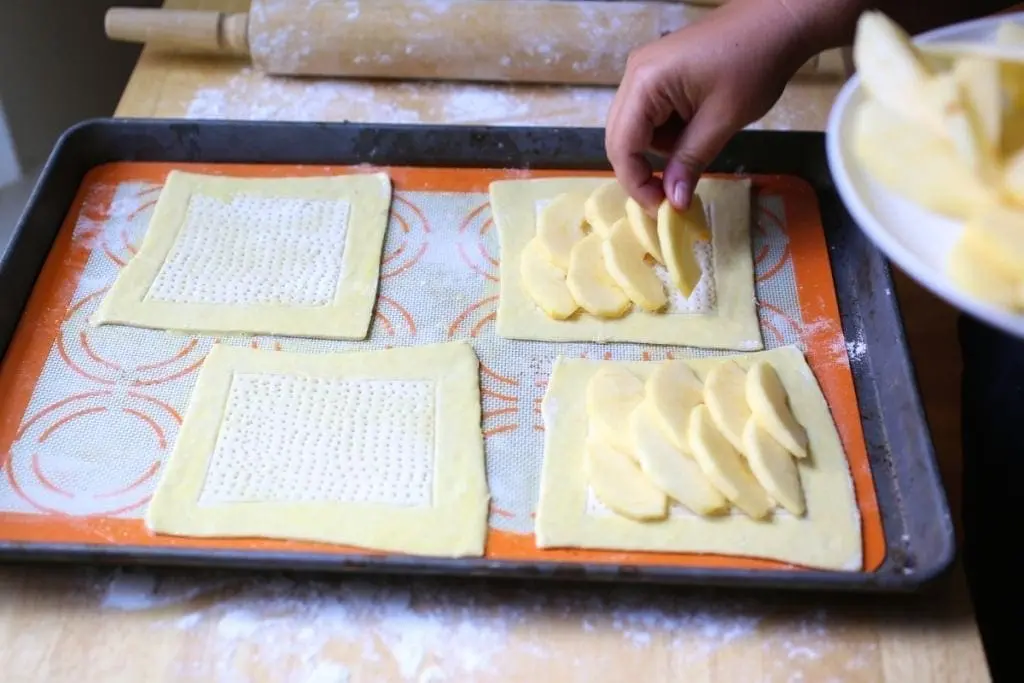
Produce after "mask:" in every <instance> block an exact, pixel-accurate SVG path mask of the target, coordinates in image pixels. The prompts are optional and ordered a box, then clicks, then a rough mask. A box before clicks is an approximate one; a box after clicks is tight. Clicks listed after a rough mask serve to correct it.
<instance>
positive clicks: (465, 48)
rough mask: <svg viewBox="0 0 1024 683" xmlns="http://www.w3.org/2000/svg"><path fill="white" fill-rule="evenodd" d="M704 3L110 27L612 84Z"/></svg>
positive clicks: (168, 42)
mask: <svg viewBox="0 0 1024 683" xmlns="http://www.w3.org/2000/svg"><path fill="white" fill-rule="evenodd" d="M708 11H710V8H707V7H692V6H688V5H686V4H680V3H663V2H621V1H618V2H595V1H592V0H588V1H586V2H581V1H578V0H577V1H575V2H572V1H554V0H545V1H543V2H541V1H538V0H348V1H346V2H323V1H317V0H252V4H251V6H250V11H249V12H248V13H237V14H227V13H223V12H207V11H187V10H177V11H175V10H164V9H130V8H113V9H110V10H109V11H108V12H107V15H106V32H107V36H108V37H110V38H112V39H114V40H121V41H128V42H137V43H147V44H149V45H154V46H159V47H162V48H170V49H175V50H180V51H183V52H192V53H196V52H202V53H211V52H212V53H221V54H228V55H242V56H249V57H250V58H251V60H252V63H253V65H254V66H255V67H256V68H257V69H259V70H261V71H263V72H265V73H268V74H276V75H296V76H331V77H347V78H387V79H402V80H416V79H428V80H456V81H505V82H517V83H558V84H576V85H616V84H618V82H619V80H620V79H621V77H622V73H623V70H624V68H625V65H626V57H627V56H628V55H629V53H630V51H632V50H633V49H634V48H636V47H639V46H641V45H644V44H646V43H649V42H651V41H653V40H656V39H657V38H658V37H660V36H662V35H664V34H666V33H669V32H671V31H674V30H676V29H678V28H681V27H683V26H685V25H687V24H688V23H691V22H692V21H694V20H695V19H697V18H699V17H700V16H702V15H703V14H705V13H707V12H708ZM818 67H819V64H818V60H815V61H814V63H813V64H810V65H808V67H805V71H806V70H811V71H814V70H816V69H818Z"/></svg>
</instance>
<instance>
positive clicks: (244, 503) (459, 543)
mask: <svg viewBox="0 0 1024 683" xmlns="http://www.w3.org/2000/svg"><path fill="white" fill-rule="evenodd" d="M243 380H245V381H247V382H250V383H251V382H252V381H256V382H257V383H258V382H269V383H271V385H273V383H274V382H286V381H293V382H305V383H306V384H305V385H304V386H309V383H313V389H312V393H307V394H303V396H304V397H305V399H306V400H307V403H303V404H302V405H303V406H304V408H303V410H301V411H299V412H300V414H310V413H309V411H310V410H316V409H322V408H324V405H328V404H330V405H333V410H334V411H335V413H337V412H338V410H339V408H338V404H337V402H333V403H331V402H328V403H327V404H324V405H319V407H318V405H317V403H316V401H312V402H311V403H310V402H308V401H311V400H312V399H315V398H316V396H318V395H319V396H321V397H322V396H323V392H325V391H329V390H330V389H331V387H332V386H338V385H343V386H345V387H349V388H351V387H353V386H355V385H356V384H359V385H360V386H362V387H367V388H366V389H365V391H371V389H370V388H369V387H376V388H374V389H372V391H375V392H376V394H375V395H376V396H377V400H378V402H379V403H380V404H381V405H384V406H385V407H386V406H388V405H390V404H391V403H392V401H393V398H391V397H394V396H395V395H396V394H395V393H394V392H396V391H400V389H396V388H394V387H402V386H406V387H408V386H414V387H416V388H417V390H418V391H421V392H425V393H424V394H423V395H424V396H425V397H426V399H427V400H428V401H431V402H432V403H433V405H434V409H433V411H430V410H427V411H426V412H425V413H424V414H423V416H422V417H421V422H420V423H416V422H415V421H413V422H410V421H409V420H410V418H409V417H408V414H407V413H406V412H403V411H395V414H394V415H393V419H395V420H396V423H395V424H386V423H381V422H380V421H379V420H369V421H368V423H367V424H364V425H363V427H364V428H365V429H366V430H367V431H366V433H367V434H370V435H371V436H372V435H376V436H373V437H372V442H373V443H375V444H377V446H376V448H377V449H378V451H377V453H378V456H379V454H383V453H391V452H393V449H394V448H397V446H395V445H394V444H396V443H406V444H409V445H410V447H412V448H414V449H416V450H417V451H418V452H420V453H421V455H422V457H421V460H422V462H423V463H427V464H424V465H422V466H423V467H424V468H425V469H424V471H423V475H424V476H425V477H428V478H429V481H428V480H426V479H422V478H421V479H420V482H425V483H421V484H420V485H421V487H422V488H423V490H424V494H423V496H422V498H421V499H420V500H415V501H412V503H415V504H411V503H410V502H409V501H408V500H406V501H405V502H404V503H403V504H398V503H395V502H391V500H390V499H389V500H388V501H387V502H381V501H380V500H371V501H370V502H367V501H368V500H369V499H367V498H364V499H363V500H361V501H360V502H344V501H341V500H337V499H336V498H329V497H328V498H316V499H309V498H303V496H308V495H309V492H308V487H311V486H313V485H318V486H324V485H331V486H334V487H335V488H334V489H330V488H327V489H325V490H328V491H334V490H339V488H338V487H340V488H344V486H345V485H346V484H347V483H348V482H346V481H345V480H344V479H345V478H344V477H338V480H337V481H330V482H324V481H322V477H320V476H315V477H313V478H312V479H310V480H309V481H308V482H305V483H306V485H307V487H303V486H297V487H293V490H290V491H289V492H288V493H289V496H290V497H289V496H284V495H283V494H281V495H278V494H274V495H268V494H267V493H266V490H267V489H268V488H270V489H272V488H273V487H274V486H276V482H278V481H282V482H283V481H292V480H295V477H297V476H299V474H300V473H301V471H302V468H305V467H309V466H310V464H311V463H312V462H313V461H315V458H311V457H307V456H310V455H322V456H323V460H322V462H324V463H326V467H327V471H331V468H332V467H334V468H335V470H334V471H337V461H338V460H337V459H338V458H344V457H346V456H350V458H349V459H350V460H351V459H352V458H356V459H358V458H359V457H360V455H361V454H362V451H360V450H359V449H360V445H361V444H362V443H369V442H368V441H365V440H364V441H358V440H357V441H355V442H347V443H353V445H352V446H351V449H352V450H351V451H346V450H345V449H344V448H341V449H339V450H335V449H338V448H339V446H338V444H341V443H346V442H344V440H343V439H342V438H341V436H340V435H342V434H344V433H353V431H354V430H356V428H357V427H359V425H353V424H348V423H346V422H344V421H342V422H329V421H325V420H313V421H312V422H311V424H312V425H313V427H312V429H314V431H316V430H319V431H318V433H317V434H316V435H314V436H317V437H318V439H319V440H317V439H310V438H303V436H304V435H303V434H295V435H294V438H292V439H291V441H288V434H285V435H284V438H285V442H286V443H294V444H295V446H294V447H295V449H296V450H295V452H293V453H292V452H288V453H277V452H273V453H270V454H269V455H268V454H263V456H265V457H272V458H281V459H284V460H289V461H290V462H291V463H292V465H290V466H289V467H287V468H286V470H287V471H259V470H256V471H254V470H252V469H249V467H250V461H251V458H250V453H248V452H246V449H240V450H239V451H238V452H237V455H238V456H239V457H238V459H237V460H234V461H231V462H227V463H222V462H220V461H219V460H218V458H220V457H221V456H222V454H223V453H224V452H226V451H224V450H223V449H224V448H226V447H225V446H224V444H225V443H226V441H227V437H226V436H225V434H226V433H227V432H228V431H230V430H229V429H228V428H227V427H226V426H225V425H227V424H228V415H229V411H230V410H231V409H232V408H230V406H235V408H234V410H235V411H236V413H234V415H235V417H233V418H231V419H233V420H234V421H235V422H234V423H237V424H241V425H242V427H236V428H234V429H235V430H236V431H235V434H234V437H235V438H245V439H248V442H247V443H249V444H250V446H251V450H259V449H258V443H257V441H256V440H258V438H259V437H261V436H262V433H260V434H257V435H254V434H253V433H248V434H246V433H245V432H251V430H258V429H260V426H261V423H263V422H266V421H267V420H265V419H264V420H259V419H258V420H254V421H252V422H245V421H241V422H239V421H238V419H237V411H241V412H243V413H244V412H245V410H246V409H247V406H246V403H249V406H248V408H259V407H260V404H254V403H252V402H253V401H261V400H262V401H269V402H271V403H273V404H274V405H276V403H275V402H274V401H275V396H276V394H275V393H273V392H270V393H269V394H268V396H269V398H268V396H262V397H261V396H256V395H254V392H248V393H239V392H237V391H234V390H233V389H232V387H233V385H236V384H237V383H238V382H240V381H243ZM317 392H319V393H317ZM389 392H391V393H389ZM358 395H360V396H365V395H366V394H358ZM371 395H374V394H372V392H371ZM416 396H418V394H415V393H414V394H413V397H414V398H415V397H416ZM285 398H287V396H286V397H285ZM280 400H285V399H284V398H282V399H280ZM232 401H234V402H232ZM363 402H364V404H365V403H366V402H367V400H366V399H365V398H364V399H363ZM293 403H294V401H293ZM300 403H301V401H300ZM262 406H263V413H264V414H265V415H269V414H270V413H272V412H273V407H269V408H268V404H267V403H264V404H262ZM281 407H283V408H284V409H287V406H285V405H283V404H282V406H281ZM413 407H415V404H414V405H413ZM415 424H421V425H426V426H425V427H423V428H422V431H420V430H416V429H413V428H412V427H410V425H415ZM324 425H327V427H324ZM346 430H348V431H347V432H346ZM285 431H287V430H285ZM239 432H241V433H239ZM306 436H307V437H308V435H306ZM254 443H257V445H255V446H253V445H252V444H254ZM325 443H326V444H328V446H327V447H326V450H324V447H321V450H320V452H317V451H316V450H315V448H316V447H317V445H318V444H325ZM385 448H387V449H392V450H389V451H382V450H380V449H385ZM218 449H220V450H218ZM375 457H376V456H375ZM215 464H216V465H217V467H218V468H219V469H220V470H223V469H224V468H229V470H234V471H237V472H239V473H241V475H240V476H242V479H241V480H239V479H237V477H235V476H229V477H227V478H224V477H221V478H215V479H213V480H211V479H210V477H211V476H212V474H211V473H212V472H213V471H214V467H213V466H214V465H215ZM581 464H582V463H581ZM350 467H351V471H352V473H353V475H354V474H358V473H359V472H361V471H364V469H365V468H366V467H371V468H372V467H373V464H372V463H364V465H359V464H358V460H356V462H355V464H352V465H351V466H350ZM296 468H298V469H296ZM257 477H258V478H259V480H258V481H257V480H256V479H255V478H257ZM239 481H241V482H242V483H245V482H248V483H249V485H250V488H252V487H253V486H255V487H256V488H255V489H253V490H260V488H259V487H263V490H264V493H263V494H261V495H260V496H257V497H255V498H252V499H250V498H248V497H241V496H240V494H239V495H237V496H235V497H234V498H232V497H230V496H229V497H227V498H225V497H224V494H223V493H220V494H218V495H217V496H214V495H213V494H211V492H210V487H211V486H213V487H216V486H220V487H221V488H222V489H223V488H224V487H225V486H226V487H228V488H229V489H230V488H231V487H232V486H235V488H238V486H236V482H239ZM295 481H298V480H295ZM396 481H397V482H398V486H397V490H395V491H393V492H392V493H393V496H395V497H397V498H402V497H403V496H404V497H405V498H408V489H409V488H410V487H411V486H412V483H415V482H414V479H408V478H399V479H397V480H396ZM211 482H212V483H211ZM225 482H226V483H225ZM410 482H412V483H410ZM368 484H369V485H371V486H372V485H378V486H379V481H378V480H377V479H371V480H369V481H368ZM243 488H244V487H243ZM240 490H241V489H240ZM246 490H248V489H246ZM488 505H489V495H488V490H487V479H486V473H485V469H484V448H483V435H482V433H481V427H480V390H479V365H478V362H477V358H476V354H475V353H474V352H473V349H472V347H471V346H469V345H468V344H466V343H463V342H453V343H447V344H436V345H431V346H419V347H411V348H400V349H393V350H387V351H368V352H351V353H331V354H299V353H286V352H275V351H259V350H254V349H250V348H239V347H229V346H225V345H221V344H218V345H216V346H214V348H213V350H212V351H211V352H210V354H209V356H208V357H207V359H206V361H205V363H204V364H203V367H202V369H201V371H200V373H199V378H198V380H197V382H196V387H195V389H194V390H193V394H192V398H191V400H190V402H189V405H188V410H187V412H186V414H185V420H184V423H183V424H182V427H181V431H180V433H179V435H178V439H177V443H176V444H175V447H174V452H173V454H172V455H171V458H170V460H169V461H168V463H167V464H166V465H165V468H164V473H163V476H162V478H161V480H160V484H159V486H158V488H157V491H156V494H155V495H154V496H153V500H152V502H151V503H150V505H149V509H148V510H147V512H146V525H147V527H148V528H149V529H150V530H151V531H154V532H156V533H160V534H171V535H176V536H200V537H222V538H223V537H262V538H278V539H298V540H306V541H320V542H325V543H337V544H345V545H354V546H359V547H364V548H370V549H376V550H382V551H388V552H395V553H407V554H415V555H433V556H444V557H464V556H480V555H482V554H483V552H484V546H485V539H486V534H487V514H488Z"/></svg>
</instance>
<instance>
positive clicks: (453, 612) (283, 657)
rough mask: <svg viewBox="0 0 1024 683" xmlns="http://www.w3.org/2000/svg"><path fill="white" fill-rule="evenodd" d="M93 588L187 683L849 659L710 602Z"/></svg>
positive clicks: (181, 582) (776, 622) (780, 618)
mask: <svg viewBox="0 0 1024 683" xmlns="http://www.w3.org/2000/svg"><path fill="white" fill-rule="evenodd" d="M93 585H94V591H95V592H96V593H97V594H98V595H97V597H98V601H99V604H100V606H101V607H102V608H103V609H106V610H109V611H121V612H123V611H128V612H134V613H138V612H143V611H150V612H152V613H153V617H152V618H151V620H150V624H151V625H150V626H148V628H150V629H152V630H153V631H160V630H168V631H174V630H176V631H179V632H181V631H184V632H187V636H186V637H188V638H195V639H196V641H197V642H200V643H202V644H203V647H204V650H205V651H206V652H208V653H209V657H206V658H204V661H202V662H189V661H181V662H179V663H177V664H176V665H175V666H177V667H179V669H180V670H178V671H177V672H176V673H175V676H176V677H177V678H179V679H181V680H183V681H191V680H214V681H225V682H233V681H247V680H252V679H253V676H252V673H251V672H252V671H260V672H263V676H264V677H266V678H267V679H268V680H283V681H293V680H294V681H317V682H319V681H331V682H332V683H333V682H334V681H339V682H340V681H348V680H349V678H350V676H356V677H358V678H359V679H360V680H364V679H365V680H384V679H387V680H401V681H412V682H414V683H419V682H427V681H464V680H472V681H480V682H485V681H503V680H513V679H514V680H526V679H528V676H527V674H528V672H529V671H532V670H534V668H535V667H536V666H541V665H544V666H548V665H550V666H555V665H557V664H562V665H567V666H568V665H570V664H571V669H572V672H573V673H572V676H571V678H570V679H568V680H579V681H589V680H597V678H599V677H600V676H601V674H602V673H605V674H606V673H607V670H606V668H607V666H609V664H608V663H607V662H604V663H602V661H601V660H600V659H599V658H591V659H587V658H581V657H578V653H580V652H588V651H591V652H592V649H593V641H594V639H600V640H601V641H602V642H604V643H606V644H607V646H608V649H609V652H612V651H614V652H616V654H615V657H616V664H615V666H616V667H618V666H628V665H629V661H630V659H631V658H633V657H635V658H637V660H638V661H641V660H642V659H643V658H644V657H646V656H647V655H646V654H645V653H648V652H649V651H650V648H651V647H652V646H653V645H654V644H655V643H658V644H661V645H662V646H667V647H668V648H669V649H670V650H671V651H672V652H673V660H674V662H675V663H676V665H677V666H680V667H684V669H685V667H688V666H694V665H697V664H699V663H704V662H707V661H709V660H710V659H712V658H714V657H716V656H718V655H719V654H721V655H722V656H730V655H727V653H728V652H732V650H731V648H734V647H737V646H743V647H748V648H749V647H751V646H752V644H755V643H756V644H761V645H758V650H759V651H761V652H762V655H761V656H762V657H764V658H765V660H766V661H767V660H768V659H770V660H771V661H772V662H777V665H778V667H780V670H785V671H786V672H790V673H791V672H792V671H794V670H796V669H799V668H800V667H801V666H804V665H805V664H806V665H807V666H808V667H818V666H824V665H825V664H828V661H829V660H830V658H831V657H832V656H833V655H834V656H836V657H839V656H840V655H841V654H843V655H844V656H846V655H849V654H850V651H849V646H848V645H847V646H845V648H844V649H843V652H842V653H839V652H838V651H837V652H835V653H833V652H832V649H833V648H832V646H831V645H830V644H829V643H830V641H831V640H832V639H834V634H832V633H831V628H830V618H829V616H828V615H827V614H826V613H825V612H824V611H822V610H820V609H805V610H799V609H796V608H793V607H789V606H786V607H779V606H772V605H767V604H764V603H759V602H757V601H755V600H752V599H739V598H735V597H730V596H729V595H728V594H718V593H707V592H705V593H695V592H683V591H679V590H676V591H669V590H664V591H658V590H656V589H647V588H642V587H631V586H607V585H605V586H595V587H591V588H586V587H565V586H560V587H555V586H550V585H547V584H532V585H528V584H490V583H484V582H479V583H476V582H446V581H434V580H427V579H366V578H350V577H345V576H339V577H331V578H326V579H311V578H305V577H299V578H292V577H288V576H283V575H280V574H274V575H238V574H209V573H203V574H200V573H194V574H189V573H166V574H165V573H149V572H148V571H142V570H140V571H116V572H114V573H113V574H111V575H109V576H108V577H106V578H105V579H100V580H99V581H94V583H93ZM153 637H154V638H159V637H160V636H159V635H157V634H154V636H153ZM615 641H618V644H617V645H616V642H615ZM867 645H869V644H868V643H866V644H865V647H867ZM872 645H873V644H872ZM855 654H859V656H861V657H862V659H867V658H870V654H869V653H868V651H867V650H865V651H864V652H863V653H859V651H858V653H855ZM577 659H578V660H579V661H575V660H577ZM843 661H844V662H845V661H846V660H845V659H844V660H843ZM830 666H831V665H830ZM838 666H842V663H840V664H838ZM794 667H796V669H794ZM814 670H815V669H808V671H807V680H812V679H813V671H814ZM833 670H835V669H834V666H833Z"/></svg>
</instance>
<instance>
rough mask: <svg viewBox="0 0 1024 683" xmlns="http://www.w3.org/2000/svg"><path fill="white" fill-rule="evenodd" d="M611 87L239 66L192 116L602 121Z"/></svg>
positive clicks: (188, 112)
mask: <svg viewBox="0 0 1024 683" xmlns="http://www.w3.org/2000/svg"><path fill="white" fill-rule="evenodd" d="M613 96H614V90H612V89H610V88H586V87H579V88H557V87H550V86H517V85H499V84H469V83H399V82H393V83H391V82H388V83H384V82H367V81H354V80H344V79H308V78H285V77H271V76H264V75H262V74H260V73H259V72H258V71H256V70H254V69H249V68H246V69H241V70H239V71H237V72H236V73H235V74H234V75H231V76H229V77H226V78H224V79H223V80H222V81H221V82H219V83H217V82H216V81H214V84H213V85H208V86H206V87H202V88H199V89H198V90H196V91H195V92H194V93H193V95H192V98H191V100H190V101H189V102H188V104H187V105H186V108H185V116H186V117H187V118H193V119H237V120H249V121H261V120H262V121H358V122H374V123H451V124H484V125H510V126H512V125H518V126H545V125H561V126H566V125H573V126H601V125H603V124H604V118H605V115H606V114H607V112H608V108H609V107H610V106H611V102H612V98H613Z"/></svg>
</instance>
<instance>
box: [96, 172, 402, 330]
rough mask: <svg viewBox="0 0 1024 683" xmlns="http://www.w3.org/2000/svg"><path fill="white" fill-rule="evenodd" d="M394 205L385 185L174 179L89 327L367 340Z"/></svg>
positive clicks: (355, 179) (347, 179)
mask: <svg viewBox="0 0 1024 683" xmlns="http://www.w3.org/2000/svg"><path fill="white" fill-rule="evenodd" d="M390 205H391V184H390V181H389V180H388V178H387V177H386V176H385V175H384V174H374V175H358V176H335V177H322V178H316V177H312V178H289V179H285V180H279V179H275V178H230V177H210V176H206V175H200V174H193V173H181V172H175V173H172V174H170V176H169V177H168V179H167V184H166V186H165V188H164V190H163V191H162V192H161V193H160V198H159V199H158V200H157V203H156V206H155V207H154V209H153V214H152V220H151V221H150V222H149V227H148V229H147V230H146V234H145V237H144V238H143V240H142V245H141V247H140V248H139V252H138V253H137V254H135V255H134V257H133V258H132V259H131V261H130V262H129V263H128V264H127V265H126V266H125V267H124V268H122V269H121V270H120V273H119V275H118V277H117V280H116V281H115V282H114V284H113V286H112V287H111V288H110V291H109V292H108V293H107V294H106V295H105V296H104V297H103V302H102V303H101V304H100V307H99V309H98V310H97V311H96V314H95V315H94V316H93V318H92V322H93V323H95V324H99V323H122V324H126V325H132V326H135V327H148V328H153V329H158V330H188V331H193V332H198V333H206V334H210V333H216V332H220V333H227V334H230V333H243V332H244V333H268V334H282V335H289V336H293V337H317V338H326V339H363V338H364V337H365V336H366V332H367V330H368V329H369V327H370V319H371V317H372V315H373V304H374V296H375V294H376V291H377V281H378V277H379V273H380V251H381V244H382V243H383V241H384V232H385V229H386V227H387V223H388V208H389V207H390Z"/></svg>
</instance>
